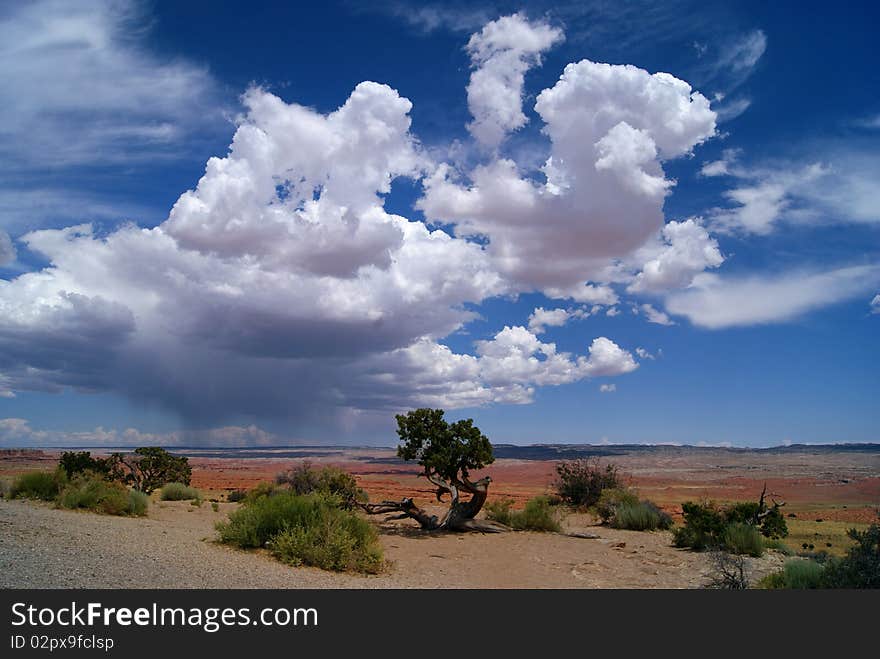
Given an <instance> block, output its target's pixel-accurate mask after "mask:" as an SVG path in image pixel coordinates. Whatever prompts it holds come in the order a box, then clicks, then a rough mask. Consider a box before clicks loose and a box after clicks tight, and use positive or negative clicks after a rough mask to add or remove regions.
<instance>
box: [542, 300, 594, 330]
mask: <svg viewBox="0 0 880 659" xmlns="http://www.w3.org/2000/svg"><path fill="white" fill-rule="evenodd" d="M574 313H580V315H584V313H585V312H584V311H583V310H577V311H569V310H568V309H561V308H559V309H545V308H544V307H537V308H536V309H535V310H534V311H533V312H532V313H531V315H530V316H529V330H530V331H532V332H533V333H535V334H543V333H544V330H545V329H546V328H547V327H562V326H563V325H565V324H566V323H567V322H568V320H569V318H571V317H572V316H573V314H574ZM586 313H588V312H586Z"/></svg>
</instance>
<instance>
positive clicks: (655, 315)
mask: <svg viewBox="0 0 880 659" xmlns="http://www.w3.org/2000/svg"><path fill="white" fill-rule="evenodd" d="M639 310H641V312H642V313H644V314H645V318H647V320H648V322H649V323H654V324H656V325H675V323H674V322H673V321H672V320H671V319H670V318H669V316H667V315H666V314H665V313H663V312H662V311H660V310H659V309H655V308H654V306H653V305H651V304H642V305H641V306H640V307H639Z"/></svg>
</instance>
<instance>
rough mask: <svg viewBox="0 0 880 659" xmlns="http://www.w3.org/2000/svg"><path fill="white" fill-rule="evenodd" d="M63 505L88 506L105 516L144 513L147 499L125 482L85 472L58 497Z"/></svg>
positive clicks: (75, 478)
mask: <svg viewBox="0 0 880 659" xmlns="http://www.w3.org/2000/svg"><path fill="white" fill-rule="evenodd" d="M58 505H59V506H60V507H61V508H69V509H77V508H85V509H88V510H92V511H94V512H98V513H103V514H105V515H144V514H146V510H147V498H146V495H145V494H143V493H142V492H137V493H136V494H135V493H134V491H133V490H129V489H128V488H127V487H125V486H124V485H123V484H122V483H118V482H115V481H108V480H105V479H104V478H102V477H101V476H100V475H98V474H93V473H89V472H86V473H83V474H79V475H78V476H76V477H74V478H73V479H72V480H71V481H70V482H69V483H68V484H67V486H66V487H65V488H64V489H63V490H62V491H61V494H60V495H59V496H58Z"/></svg>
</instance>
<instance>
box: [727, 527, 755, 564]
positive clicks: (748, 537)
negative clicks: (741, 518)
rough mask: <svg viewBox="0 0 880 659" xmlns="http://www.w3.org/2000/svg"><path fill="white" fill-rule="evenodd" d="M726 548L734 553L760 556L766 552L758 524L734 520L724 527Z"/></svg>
mask: <svg viewBox="0 0 880 659" xmlns="http://www.w3.org/2000/svg"><path fill="white" fill-rule="evenodd" d="M724 548H725V549H727V551H729V552H731V553H733V554H745V555H746V556H754V557H759V556H763V554H764V543H763V542H762V540H761V533H760V532H759V531H758V528H757V527H756V526H753V525H752V524H747V523H746V522H732V523H730V524H728V525H727V528H725V529H724Z"/></svg>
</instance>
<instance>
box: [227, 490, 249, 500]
mask: <svg viewBox="0 0 880 659" xmlns="http://www.w3.org/2000/svg"><path fill="white" fill-rule="evenodd" d="M247 494H248V493H247V491H246V490H232V492H230V493H229V494H227V495H226V500H227V501H230V502H232V503H238V502H239V501H244V500H245V499H246V498H247Z"/></svg>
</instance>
